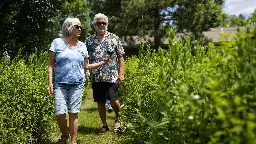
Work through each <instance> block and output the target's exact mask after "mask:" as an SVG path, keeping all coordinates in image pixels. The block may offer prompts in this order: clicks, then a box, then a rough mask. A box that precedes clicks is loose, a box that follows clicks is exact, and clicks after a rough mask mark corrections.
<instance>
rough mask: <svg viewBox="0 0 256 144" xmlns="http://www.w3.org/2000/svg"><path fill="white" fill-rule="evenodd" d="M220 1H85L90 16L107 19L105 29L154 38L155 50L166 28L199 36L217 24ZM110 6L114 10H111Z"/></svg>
mask: <svg viewBox="0 0 256 144" xmlns="http://www.w3.org/2000/svg"><path fill="white" fill-rule="evenodd" d="M223 3H224V1H222V0H214V1H212V0H200V1H198V0H192V1H191V0H182V1H177V0H139V1H138V0H128V1H127V0H114V1H113V0H104V1H102V0H97V1H89V4H90V5H89V7H90V9H91V10H92V11H93V13H94V14H95V13H98V12H101V13H104V14H106V15H108V16H109V17H110V20H111V23H110V25H109V30H110V31H113V32H115V33H116V34H117V35H119V36H133V35H139V36H145V35H150V36H153V37H154V42H155V45H154V46H151V47H156V48H158V47H159V46H160V44H161V38H162V37H164V36H166V33H167V32H168V29H169V28H170V27H172V26H177V27H178V30H179V32H183V30H184V29H186V30H187V32H192V34H194V35H195V36H196V38H198V37H202V31H204V30H208V29H209V28H210V27H216V26H219V25H220V22H221V20H222V15H221V13H222V5H223ZM113 7H114V8H115V9H113Z"/></svg>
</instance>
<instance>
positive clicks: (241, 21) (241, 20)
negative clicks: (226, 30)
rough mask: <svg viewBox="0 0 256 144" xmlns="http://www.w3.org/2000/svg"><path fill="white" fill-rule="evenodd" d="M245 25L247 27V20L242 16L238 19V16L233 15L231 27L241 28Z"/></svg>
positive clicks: (230, 19)
mask: <svg viewBox="0 0 256 144" xmlns="http://www.w3.org/2000/svg"><path fill="white" fill-rule="evenodd" d="M245 25H246V18H245V16H243V15H242V14H239V15H238V17H237V16H236V15H231V16H230V17H229V26H230V27H240V26H245Z"/></svg>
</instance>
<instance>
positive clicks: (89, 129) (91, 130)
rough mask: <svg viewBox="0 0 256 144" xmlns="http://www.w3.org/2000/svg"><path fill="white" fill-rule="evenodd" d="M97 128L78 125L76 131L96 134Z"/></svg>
mask: <svg viewBox="0 0 256 144" xmlns="http://www.w3.org/2000/svg"><path fill="white" fill-rule="evenodd" d="M98 131H99V128H93V127H85V126H78V133H82V134H95V135H98Z"/></svg>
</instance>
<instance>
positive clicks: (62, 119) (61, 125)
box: [56, 114, 68, 137]
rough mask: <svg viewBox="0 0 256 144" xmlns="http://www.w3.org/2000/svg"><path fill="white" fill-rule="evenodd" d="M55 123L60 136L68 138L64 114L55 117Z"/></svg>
mask: <svg viewBox="0 0 256 144" xmlns="http://www.w3.org/2000/svg"><path fill="white" fill-rule="evenodd" d="M56 118H57V122H58V125H59V128H60V131H61V134H62V136H65V137H66V136H68V130H67V129H68V128H67V119H66V114H60V115H56Z"/></svg>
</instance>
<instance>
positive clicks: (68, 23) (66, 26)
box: [61, 18, 81, 37]
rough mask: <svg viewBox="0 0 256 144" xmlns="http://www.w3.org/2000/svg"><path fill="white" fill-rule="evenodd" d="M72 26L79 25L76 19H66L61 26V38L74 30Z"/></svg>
mask: <svg viewBox="0 0 256 144" xmlns="http://www.w3.org/2000/svg"><path fill="white" fill-rule="evenodd" d="M74 25H81V22H80V21H79V19H78V18H67V19H66V20H65V21H64V23H63V24H62V28H61V34H62V36H63V37H66V36H68V35H69V34H70V33H71V32H72V31H73V29H74Z"/></svg>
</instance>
